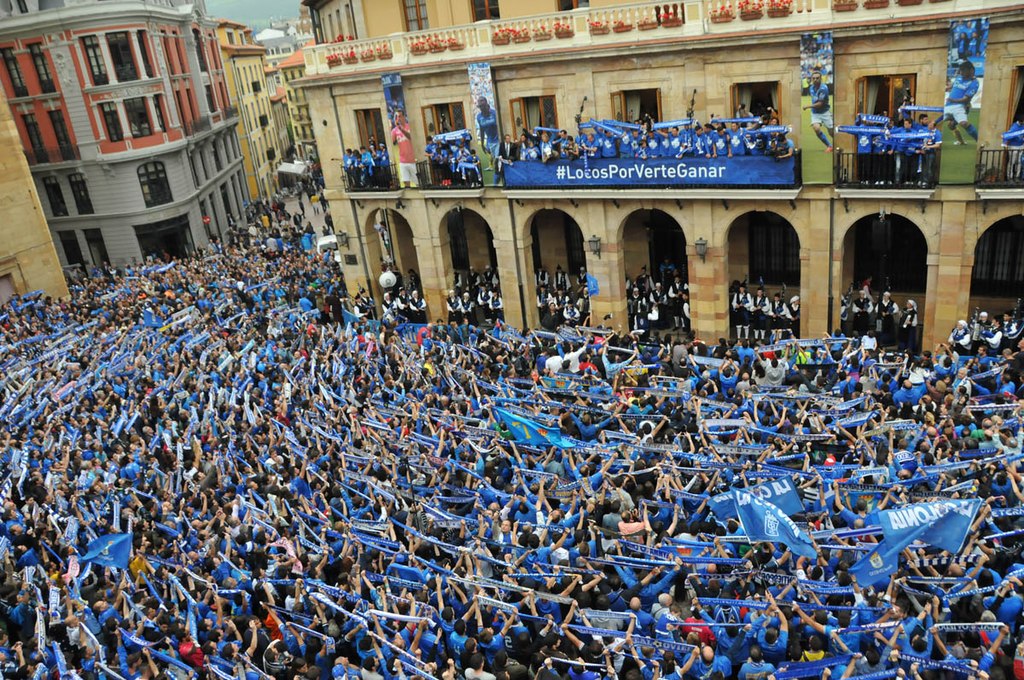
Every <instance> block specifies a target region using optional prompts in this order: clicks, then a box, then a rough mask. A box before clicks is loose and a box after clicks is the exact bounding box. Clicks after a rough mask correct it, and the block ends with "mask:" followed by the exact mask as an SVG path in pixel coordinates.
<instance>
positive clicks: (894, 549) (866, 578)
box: [850, 538, 913, 588]
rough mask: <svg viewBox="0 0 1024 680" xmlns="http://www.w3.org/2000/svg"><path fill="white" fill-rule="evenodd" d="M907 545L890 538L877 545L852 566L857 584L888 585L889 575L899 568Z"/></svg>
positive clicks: (851, 569)
mask: <svg viewBox="0 0 1024 680" xmlns="http://www.w3.org/2000/svg"><path fill="white" fill-rule="evenodd" d="M912 540H913V538H912V539H911V541H912ZM906 547H907V546H906V545H899V544H896V543H893V542H892V541H890V540H889V539H885V540H883V541H882V542H881V543H879V544H878V545H876V546H875V547H874V548H873V549H872V550H871V552H869V553H868V554H867V555H865V556H864V557H862V558H860V559H859V560H857V562H856V563H855V564H854V565H853V566H852V567H850V573H851V574H852V575H854V576H856V577H857V585H859V586H861V587H862V588H866V587H868V586H885V585H888V583H889V577H890V576H892V575H893V574H895V573H896V570H897V569H899V566H900V553H901V552H903V549H904V548H906Z"/></svg>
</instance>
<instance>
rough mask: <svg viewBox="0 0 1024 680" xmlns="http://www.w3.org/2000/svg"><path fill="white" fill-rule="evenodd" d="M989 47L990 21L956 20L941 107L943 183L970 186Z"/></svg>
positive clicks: (951, 33)
mask: <svg viewBox="0 0 1024 680" xmlns="http://www.w3.org/2000/svg"><path fill="white" fill-rule="evenodd" d="M987 47H988V19H987V18H981V19H963V20H959V21H954V22H952V24H950V29H949V56H948V59H947V62H946V100H945V101H944V102H943V107H942V124H941V125H940V126H939V129H940V130H941V132H942V156H941V161H940V175H939V181H940V182H941V183H942V184H971V183H972V182H974V163H975V158H976V157H977V153H978V121H979V120H980V119H981V90H982V87H981V86H982V80H983V79H984V77H985V51H986V49H987Z"/></svg>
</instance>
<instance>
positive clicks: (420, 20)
mask: <svg viewBox="0 0 1024 680" xmlns="http://www.w3.org/2000/svg"><path fill="white" fill-rule="evenodd" d="M402 2H404V3H405V30H407V31H423V30H426V29H428V28H430V22H429V21H427V0H402Z"/></svg>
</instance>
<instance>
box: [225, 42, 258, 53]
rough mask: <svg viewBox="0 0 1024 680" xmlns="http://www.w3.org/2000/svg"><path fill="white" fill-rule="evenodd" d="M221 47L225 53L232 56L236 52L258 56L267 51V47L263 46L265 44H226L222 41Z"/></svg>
mask: <svg viewBox="0 0 1024 680" xmlns="http://www.w3.org/2000/svg"><path fill="white" fill-rule="evenodd" d="M220 48H221V50H223V51H224V53H225V54H229V55H232V56H233V55H236V54H239V55H241V54H246V55H252V56H256V55H260V54H266V53H267V48H266V47H263V45H225V44H224V43H221V44H220Z"/></svg>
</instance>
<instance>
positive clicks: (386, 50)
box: [377, 43, 395, 59]
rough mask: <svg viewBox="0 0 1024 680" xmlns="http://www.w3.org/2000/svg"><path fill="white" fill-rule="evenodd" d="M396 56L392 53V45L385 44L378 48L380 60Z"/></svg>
mask: <svg viewBox="0 0 1024 680" xmlns="http://www.w3.org/2000/svg"><path fill="white" fill-rule="evenodd" d="M393 56H395V55H394V54H392V53H391V45H388V44H387V43H384V44H383V45H379V46H378V47H377V58H378V59H391V58H392V57H393Z"/></svg>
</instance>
